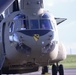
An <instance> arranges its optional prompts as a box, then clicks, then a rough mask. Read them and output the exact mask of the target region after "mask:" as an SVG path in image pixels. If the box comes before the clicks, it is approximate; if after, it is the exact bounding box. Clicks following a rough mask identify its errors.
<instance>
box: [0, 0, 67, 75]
mask: <svg viewBox="0 0 76 75" xmlns="http://www.w3.org/2000/svg"><path fill="white" fill-rule="evenodd" d="M12 1H14V0H12ZM0 20H1V21H0V33H1V34H0V72H1V74H16V73H27V72H34V71H38V68H39V67H40V66H42V74H45V73H48V65H52V75H57V72H59V75H64V68H63V65H62V64H60V65H59V62H60V61H62V60H64V59H65V58H66V49H65V47H64V45H63V44H62V43H61V42H60V41H59V38H58V29H57V25H59V24H60V23H62V22H64V21H65V20H66V18H55V17H54V16H53V15H52V14H50V13H49V12H47V11H45V10H44V3H43V0H20V1H19V0H15V1H14V2H13V3H12V4H10V6H9V7H8V8H7V9H6V10H5V12H4V17H3V16H2V15H1V16H0Z"/></svg>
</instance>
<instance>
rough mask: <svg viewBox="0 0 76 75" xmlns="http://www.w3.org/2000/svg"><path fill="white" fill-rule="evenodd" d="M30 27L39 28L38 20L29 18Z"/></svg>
mask: <svg viewBox="0 0 76 75" xmlns="http://www.w3.org/2000/svg"><path fill="white" fill-rule="evenodd" d="M30 28H31V29H39V23H38V20H30Z"/></svg>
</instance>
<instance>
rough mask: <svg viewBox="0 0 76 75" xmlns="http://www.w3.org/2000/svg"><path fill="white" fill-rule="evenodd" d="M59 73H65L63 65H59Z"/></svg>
mask: <svg viewBox="0 0 76 75" xmlns="http://www.w3.org/2000/svg"><path fill="white" fill-rule="evenodd" d="M59 75H64V68H63V65H59Z"/></svg>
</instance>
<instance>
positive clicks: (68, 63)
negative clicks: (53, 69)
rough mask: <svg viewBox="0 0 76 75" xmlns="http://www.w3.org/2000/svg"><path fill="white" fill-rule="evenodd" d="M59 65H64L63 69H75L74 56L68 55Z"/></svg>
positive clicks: (75, 56)
mask: <svg viewBox="0 0 76 75" xmlns="http://www.w3.org/2000/svg"><path fill="white" fill-rule="evenodd" d="M61 63H62V64H63V65H64V68H76V55H68V56H67V58H66V59H65V60H64V61H61Z"/></svg>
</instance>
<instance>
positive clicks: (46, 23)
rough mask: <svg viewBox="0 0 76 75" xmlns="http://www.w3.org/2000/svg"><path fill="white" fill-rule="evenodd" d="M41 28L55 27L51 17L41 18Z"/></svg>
mask: <svg viewBox="0 0 76 75" xmlns="http://www.w3.org/2000/svg"><path fill="white" fill-rule="evenodd" d="M40 28H41V29H53V27H52V24H51V22H50V20H49V19H41V20H40Z"/></svg>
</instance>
